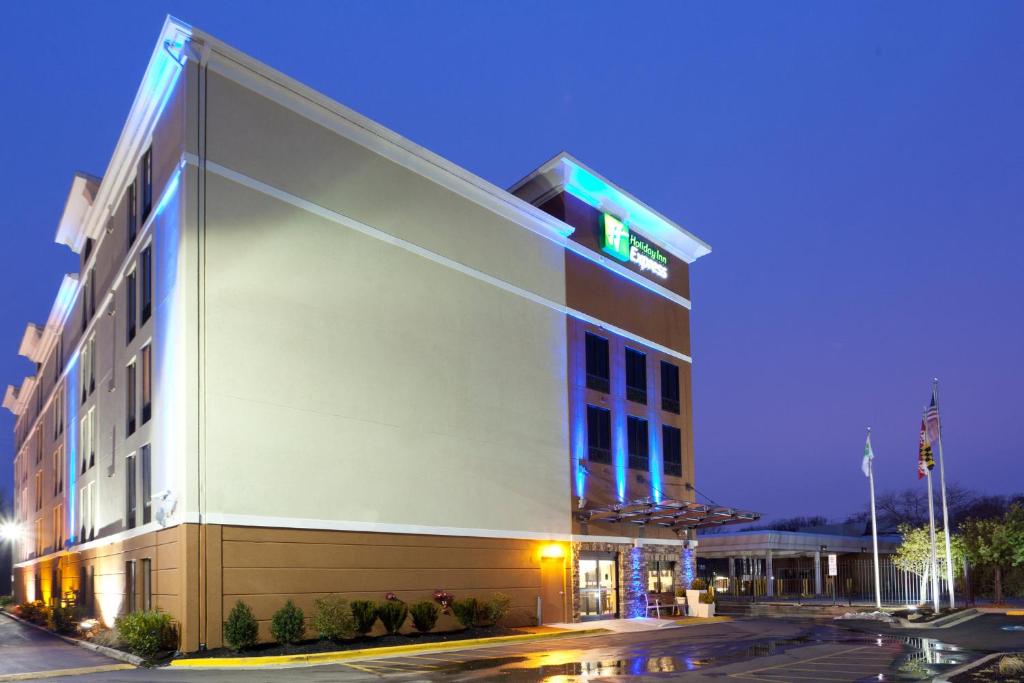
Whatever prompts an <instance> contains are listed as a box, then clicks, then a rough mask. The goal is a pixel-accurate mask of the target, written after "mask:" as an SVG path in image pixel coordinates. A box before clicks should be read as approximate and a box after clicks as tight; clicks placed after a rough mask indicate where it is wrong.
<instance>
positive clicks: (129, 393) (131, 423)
mask: <svg viewBox="0 0 1024 683" xmlns="http://www.w3.org/2000/svg"><path fill="white" fill-rule="evenodd" d="M125 373H126V375H127V376H126V377H125V383H124V400H125V415H126V424H125V435H126V436H131V435H132V434H134V433H135V361H132V362H131V363H129V364H128V368H127V369H126V370H125Z"/></svg>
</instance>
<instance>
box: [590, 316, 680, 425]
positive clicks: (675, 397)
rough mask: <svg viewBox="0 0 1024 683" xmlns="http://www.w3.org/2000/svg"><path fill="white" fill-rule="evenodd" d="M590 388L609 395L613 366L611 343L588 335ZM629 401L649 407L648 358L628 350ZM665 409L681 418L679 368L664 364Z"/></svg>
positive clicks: (627, 387)
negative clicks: (610, 353) (679, 415)
mask: <svg viewBox="0 0 1024 683" xmlns="http://www.w3.org/2000/svg"><path fill="white" fill-rule="evenodd" d="M584 349H585V355H586V372H587V387H588V388H589V389H593V390H595V391H600V392H603V393H606V394H607V393H608V392H609V391H610V388H611V362H610V360H609V345H608V340H607V339H605V338H604V337H600V336H598V335H596V334H593V333H591V332H586V333H585V344H584ZM625 364H626V398H627V399H629V400H630V401H633V402H635V403H640V404H643V405H647V354H646V353H644V352H642V351H637V350H636V349H632V348H630V347H628V346H627V347H626V352H625ZM661 408H662V410H667V411H669V412H671V413H676V414H677V415H678V414H679V367H678V366H677V365H675V364H673V363H669V362H668V361H661Z"/></svg>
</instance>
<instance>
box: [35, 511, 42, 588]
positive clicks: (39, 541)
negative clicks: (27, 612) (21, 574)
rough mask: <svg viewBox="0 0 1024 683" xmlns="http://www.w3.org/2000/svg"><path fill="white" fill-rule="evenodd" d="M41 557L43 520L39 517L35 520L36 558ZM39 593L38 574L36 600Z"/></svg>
mask: <svg viewBox="0 0 1024 683" xmlns="http://www.w3.org/2000/svg"><path fill="white" fill-rule="evenodd" d="M42 555H43V518H42V517H40V518H39V519H37V520H36V557H42ZM40 595H41V591H40V589H39V574H36V600H38V599H39V597H40Z"/></svg>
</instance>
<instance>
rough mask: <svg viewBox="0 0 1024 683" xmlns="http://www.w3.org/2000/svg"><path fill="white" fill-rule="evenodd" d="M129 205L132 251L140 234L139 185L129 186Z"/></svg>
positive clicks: (127, 196) (127, 197) (127, 198)
mask: <svg viewBox="0 0 1024 683" xmlns="http://www.w3.org/2000/svg"><path fill="white" fill-rule="evenodd" d="M125 203H127V204H128V249H129V250H131V248H132V245H133V244H135V236H136V235H138V234H139V199H138V183H137V181H133V182H132V184H131V185H129V186H128V194H127V195H126V197H125Z"/></svg>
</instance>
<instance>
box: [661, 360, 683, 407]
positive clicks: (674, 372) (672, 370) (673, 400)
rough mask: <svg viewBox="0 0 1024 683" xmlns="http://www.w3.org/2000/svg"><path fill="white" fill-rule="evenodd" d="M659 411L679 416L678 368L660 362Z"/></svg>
mask: <svg viewBox="0 0 1024 683" xmlns="http://www.w3.org/2000/svg"><path fill="white" fill-rule="evenodd" d="M661 409H662V410H667V411H668V412H670V413H675V414H676V415H678V414H679V366H677V365H674V364H672V363H667V362H665V361H661Z"/></svg>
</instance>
